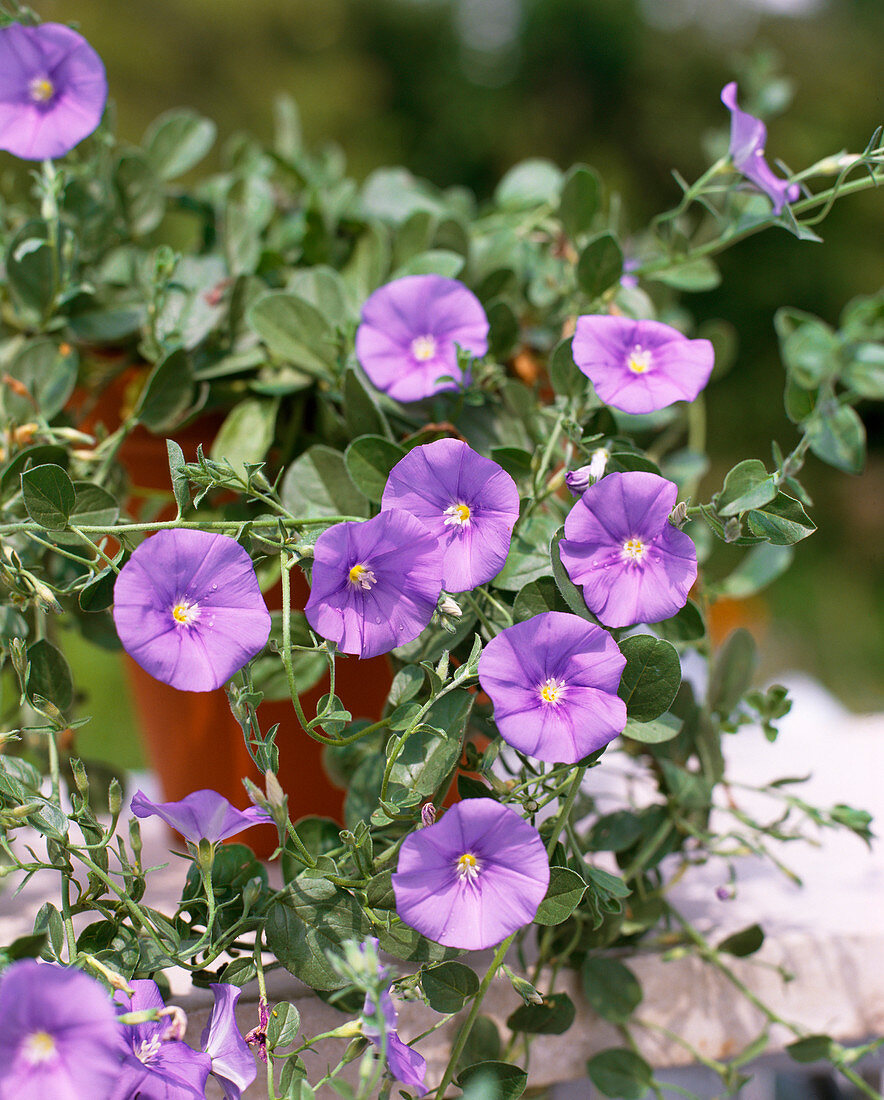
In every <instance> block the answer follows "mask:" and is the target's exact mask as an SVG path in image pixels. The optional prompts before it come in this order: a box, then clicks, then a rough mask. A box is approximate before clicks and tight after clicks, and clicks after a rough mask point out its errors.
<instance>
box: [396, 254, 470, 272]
mask: <svg viewBox="0 0 884 1100" xmlns="http://www.w3.org/2000/svg"><path fill="white" fill-rule="evenodd" d="M465 263H466V261H465V259H464V257H463V256H461V255H459V254H458V253H457V252H449V251H448V250H447V249H444V248H436V249H430V251H429V252H421V253H420V254H419V255H417V256H412V257H411V259H410V260H407V261H406V262H405V263H404V264H403V265H402V266H401V267H400V268H397V270H396V271H394V272H393V274H392V275H391V276H390V278H391V279H401V278H402V277H403V276H405V275H444V276H445V277H446V278H448V279H456V278H457V276H458V275H460V273H461V271H463V267H464V264H465Z"/></svg>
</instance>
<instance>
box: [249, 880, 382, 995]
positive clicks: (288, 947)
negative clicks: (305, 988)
mask: <svg viewBox="0 0 884 1100" xmlns="http://www.w3.org/2000/svg"><path fill="white" fill-rule="evenodd" d="M371 933H372V927H371V924H370V923H369V921H368V918H367V917H366V916H365V913H364V912H363V910H362V907H361V906H360V905H359V903H358V902H357V901H356V899H355V898H354V897H353V895H352V894H349V893H348V892H347V891H346V890H343V889H341V887H339V886H335V885H334V883H331V882H329V881H328V879H317V878H299V879H295V880H294V882H290V883H289V885H288V887H287V888H286V890H285V891H284V892H283V893H282V894H280V895H279V896H278V897H277V899H276V900H275V901H274V902H273V903H272V904H271V906H270V908H269V909H268V910H267V917H266V923H265V935H266V938H267V946H268V948H269V949H270V950H271V951H272V952H273V953H274V955H275V956H276V958H277V959H278V960H279V961H280V962H281V963H282V965H283V966H284V967H285V968H286V970H288V971H289V973H290V974H294V975H295V977H296V978H300V979H301V981H302V982H306V983H307V985H309V986H311V987H312V988H313V989H322V990H330V989H340V988H341V987H342V986H344V985H346V980H345V979H344V978H342V977H341V976H340V975H339V974H338V973H337V972H336V971H335V970H334V969H333V968H332V966H331V964H330V963H329V962H328V960H327V958H326V952H331V953H333V954H340V945H341V943H342V942H343V941H344V940H346V939H363V938H364V937H365V936H369V935H371Z"/></svg>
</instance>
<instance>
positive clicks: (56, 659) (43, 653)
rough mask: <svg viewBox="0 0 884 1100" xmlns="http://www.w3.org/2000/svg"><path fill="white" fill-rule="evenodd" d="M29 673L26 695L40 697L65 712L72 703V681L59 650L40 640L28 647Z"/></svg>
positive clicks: (68, 668) (69, 670)
mask: <svg viewBox="0 0 884 1100" xmlns="http://www.w3.org/2000/svg"><path fill="white" fill-rule="evenodd" d="M28 661H29V662H30V665H31V672H30V676H29V678H28V695H30V696H31V697H32V698H33V696H34V695H42V696H43V698H44V699H49V700H50V702H52V703H54V704H55V705H56V706H57V707H58V709H59V710H60V711H63V712H64V711H67V710H68V709H69V708H70V706H71V704H72V703H73V701H74V679H73V677H72V676H71V669H70V666H69V665H68V663H67V660H66V659H65V656H64V654H63V653H62V652H61V650H60V649H56V648H55V646H54V645H52V644H51V642H47V641H46V639H45V638H41V639H40V641H39V642H34V644H33V645H29V646H28Z"/></svg>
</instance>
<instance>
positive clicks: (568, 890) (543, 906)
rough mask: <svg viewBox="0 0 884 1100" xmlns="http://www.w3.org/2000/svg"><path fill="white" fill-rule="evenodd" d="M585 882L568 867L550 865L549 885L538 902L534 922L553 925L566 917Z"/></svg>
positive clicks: (579, 898)
mask: <svg viewBox="0 0 884 1100" xmlns="http://www.w3.org/2000/svg"><path fill="white" fill-rule="evenodd" d="M585 890H586V883H585V882H584V881H583V879H582V878H581V877H580V875H578V874H577V872H576V871H572V870H570V868H568V867H551V868H550V870H549V887H548V889H547V891H546V896H545V897H544V899H543V901H542V902H541V903H540V908H539V909H538V910H537V915H536V916H535V917H534V923H535V924H543V925H555V924H561V923H562V921H565V920H567V919H568V917H570V916H571V914H572V913H573V912H574V910H575V909H576V908H577V906H578V905H579V904H580V901H581V899H582V897H583V894H584V891H585Z"/></svg>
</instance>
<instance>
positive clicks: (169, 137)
mask: <svg viewBox="0 0 884 1100" xmlns="http://www.w3.org/2000/svg"><path fill="white" fill-rule="evenodd" d="M216 133H217V127H216V126H215V123H214V122H212V120H211V119H208V118H204V117H203V116H202V115H200V114H197V112H196V111H192V110H190V109H189V108H187V107H179V108H177V109H176V110H172V111H166V113H165V114H162V115H160V117H159V118H158V119H155V121H154V122H152V123H151V124H150V126H149V127H148V128H147V132H146V133H145V135H144V142H143V145H144V151H145V153H146V154H147V159H148V161H149V162H150V165H151V167H152V168H153V170H154V172H155V173H156V174H157V176H159V178H160V179H161V180H173V179H177V178H178V176H183V175H184V173H185V172H188V171H190V169H191V168H193V167H195V165H197V164H199V162H200V161H201V160H202V159H203V157H204V156H205V155H206V154H207V153H208V152H209V150H210V149H211V148H212V146H213V145H214V144H215V135H216Z"/></svg>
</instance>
